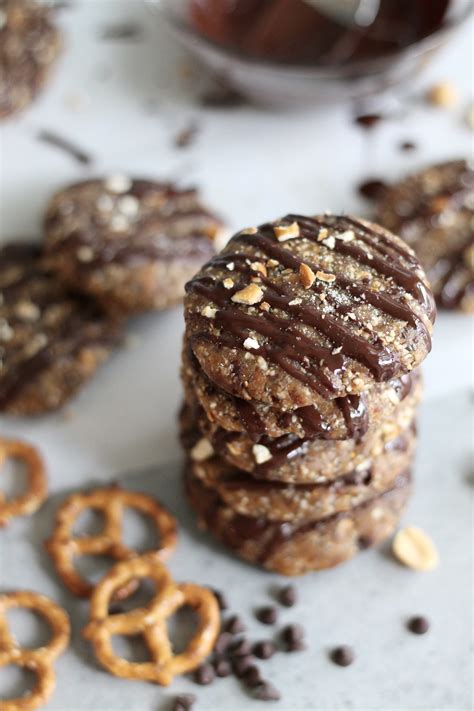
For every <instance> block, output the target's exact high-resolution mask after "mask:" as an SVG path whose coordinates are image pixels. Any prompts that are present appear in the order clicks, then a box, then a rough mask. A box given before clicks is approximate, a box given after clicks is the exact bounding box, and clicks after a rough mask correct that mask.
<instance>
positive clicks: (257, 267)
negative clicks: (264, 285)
mask: <svg viewBox="0 0 474 711" xmlns="http://www.w3.org/2000/svg"><path fill="white" fill-rule="evenodd" d="M250 269H252V270H253V271H254V272H260V274H263V276H265V277H266V276H267V268H266V266H265V264H263V262H252V264H251V265H250Z"/></svg>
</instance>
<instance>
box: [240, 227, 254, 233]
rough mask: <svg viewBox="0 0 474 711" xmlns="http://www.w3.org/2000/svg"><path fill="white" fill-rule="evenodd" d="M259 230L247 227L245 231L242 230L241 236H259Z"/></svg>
mask: <svg viewBox="0 0 474 711" xmlns="http://www.w3.org/2000/svg"><path fill="white" fill-rule="evenodd" d="M257 232H258V230H257V228H256V227H247V228H246V229H245V230H241V231H240V234H241V235H255V234H257Z"/></svg>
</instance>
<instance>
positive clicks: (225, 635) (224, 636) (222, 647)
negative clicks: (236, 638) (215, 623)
mask: <svg viewBox="0 0 474 711" xmlns="http://www.w3.org/2000/svg"><path fill="white" fill-rule="evenodd" d="M232 637H233V635H231V633H230V632H221V634H220V635H219V636H218V638H217V640H216V643H215V645H214V651H215V652H217V654H224V652H226V651H227V649H228V648H229V645H230V643H231V641H232Z"/></svg>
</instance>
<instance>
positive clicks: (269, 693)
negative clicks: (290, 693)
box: [254, 681, 281, 701]
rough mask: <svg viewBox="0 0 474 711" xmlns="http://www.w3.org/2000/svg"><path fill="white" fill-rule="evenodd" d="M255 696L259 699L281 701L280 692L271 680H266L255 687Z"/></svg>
mask: <svg viewBox="0 0 474 711" xmlns="http://www.w3.org/2000/svg"><path fill="white" fill-rule="evenodd" d="M254 697H255V698H256V699H259V701H279V700H280V698H281V696H280V692H279V691H278V690H277V689H275V687H274V686H273V684H270V682H269V681H264V682H262V683H261V684H259V686H257V687H256V688H255V691H254Z"/></svg>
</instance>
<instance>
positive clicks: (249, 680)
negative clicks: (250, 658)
mask: <svg viewBox="0 0 474 711" xmlns="http://www.w3.org/2000/svg"><path fill="white" fill-rule="evenodd" d="M243 680H244V684H246V686H248V687H249V688H250V689H254V688H255V687H256V686H258V685H259V684H261V683H262V681H263V679H262V677H261V674H260V669H259V668H258V667H256V666H255V665H254V664H251V665H250V666H249V668H248V669H247V671H246V672H245V674H244V676H243Z"/></svg>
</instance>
